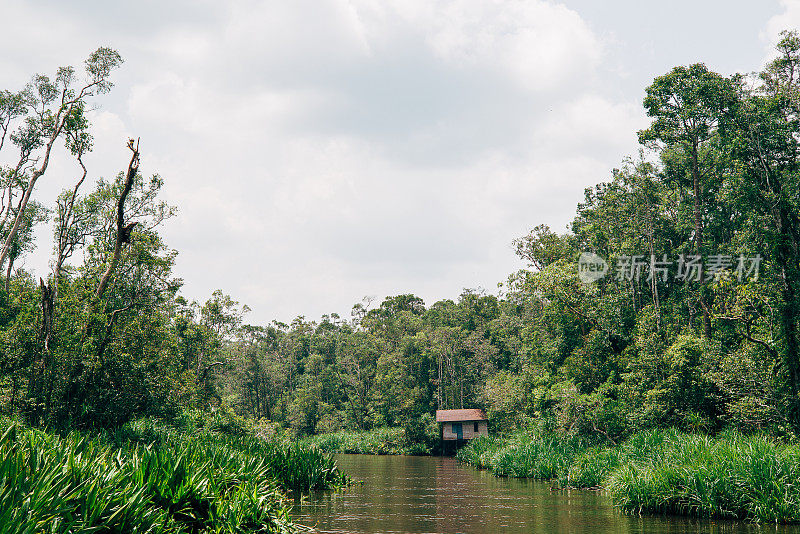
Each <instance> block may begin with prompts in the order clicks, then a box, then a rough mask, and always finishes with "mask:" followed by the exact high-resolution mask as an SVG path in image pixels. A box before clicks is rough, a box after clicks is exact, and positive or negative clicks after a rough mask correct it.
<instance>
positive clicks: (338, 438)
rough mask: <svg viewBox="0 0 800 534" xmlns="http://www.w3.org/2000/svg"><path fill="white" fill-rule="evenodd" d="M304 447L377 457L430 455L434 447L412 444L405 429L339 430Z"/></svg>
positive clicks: (311, 438)
mask: <svg viewBox="0 0 800 534" xmlns="http://www.w3.org/2000/svg"><path fill="white" fill-rule="evenodd" d="M300 443H302V444H303V445H313V446H316V447H318V448H319V449H320V450H321V451H324V452H328V453H337V454H375V455H386V454H389V455H408V456H427V455H430V454H431V453H432V452H433V447H431V446H430V445H428V444H425V443H419V442H413V441H411V440H409V439H408V438H407V436H406V433H405V430H403V429H402V428H387V427H383V428H375V429H372V430H361V431H345V430H343V431H340V432H333V433H329V434H318V435H315V436H308V437H306V438H303V439H302V440H300Z"/></svg>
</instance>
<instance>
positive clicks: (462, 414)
mask: <svg viewBox="0 0 800 534" xmlns="http://www.w3.org/2000/svg"><path fill="white" fill-rule="evenodd" d="M448 421H486V414H485V413H484V411H483V410H481V409H479V408H472V409H469V410H436V422H437V423H445V422H448Z"/></svg>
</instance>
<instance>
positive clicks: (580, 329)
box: [0, 32, 800, 532]
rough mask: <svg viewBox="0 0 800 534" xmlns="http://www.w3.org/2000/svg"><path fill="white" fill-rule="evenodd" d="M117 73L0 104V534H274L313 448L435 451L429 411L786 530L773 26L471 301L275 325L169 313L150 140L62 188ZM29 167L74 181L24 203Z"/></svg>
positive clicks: (629, 486)
mask: <svg viewBox="0 0 800 534" xmlns="http://www.w3.org/2000/svg"><path fill="white" fill-rule="evenodd" d="M121 64H122V58H121V56H120V55H119V53H117V52H116V51H115V50H112V49H110V48H105V47H102V48H99V49H97V50H96V51H95V52H93V53H92V54H91V55H90V56H89V57H88V59H87V60H86V62H85V63H84V65H83V68H82V69H74V68H71V67H69V68H66V67H65V68H61V69H59V70H57V71H56V72H55V73H54V75H52V76H46V75H37V76H35V77H33V79H32V81H31V82H30V83H29V84H28V85H27V86H25V87H22V88H15V89H13V90H2V91H0V162H2V163H0V186H1V187H0V191H2V194H0V243H1V244H2V245H0V246H1V247H2V248H0V268H2V269H0V270H2V274H0V281H1V282H2V283H0V346H1V347H2V350H0V410H1V411H2V414H3V416H4V417H7V418H8V419H7V420H4V422H3V425H2V439H1V440H0V450H2V455H0V524H2V531H3V532H42V531H47V532H74V531H78V530H80V531H84V532H92V531H95V532H100V531H109V530H110V531H119V532H147V531H151V532H241V531H265V532H266V531H292V530H294V529H298V528H300V527H299V526H298V525H297V524H295V519H296V517H302V514H301V515H300V516H295V515H290V505H289V504H288V501H287V499H288V498H289V497H291V498H295V497H297V496H298V495H300V494H306V493H308V492H311V491H313V490H317V489H333V488H341V487H343V486H344V485H345V484H346V477H345V474H343V473H342V472H340V470H339V469H338V468H337V466H336V463H335V461H334V460H333V459H332V457H331V456H330V455H329V453H331V452H359V453H371V454H373V453H374V454H418V455H431V454H433V455H435V454H438V453H440V452H441V441H440V427H439V425H438V424H437V422H436V421H435V419H434V413H435V412H436V411H437V410H440V409H441V410H447V409H456V408H474V409H482V410H485V412H486V414H487V416H488V421H489V432H490V434H491V435H490V437H488V438H477V439H476V440H475V441H473V442H472V443H471V444H469V445H468V446H467V447H466V448H464V449H462V450H461V452H460V453H459V458H460V459H461V460H462V461H463V462H464V463H465V464H466V463H468V464H473V465H475V466H479V467H482V468H486V469H488V470H490V471H492V472H493V473H495V474H497V475H502V476H505V477H517V478H523V477H527V478H535V479H545V480H551V481H556V482H557V484H554V485H557V486H558V487H567V488H571V487H590V488H602V491H603V493H602V496H603V497H602V498H606V497H608V498H610V499H611V500H612V502H614V503H616V505H617V506H618V507H619V509H620V510H621V511H623V512H630V513H654V514H663V513H669V514H682V515H690V516H701V517H714V518H724V519H738V520H748V521H760V522H761V523H762V524H763V523H768V522H769V523H775V522H777V523H793V522H797V521H798V520H800V494H798V488H800V481H799V480H798V467H797V466H798V461H800V454H799V453H798V451H799V450H800V449H798V445H797V439H798V436H799V435H800V157H799V156H800V151H799V149H800V147H799V146H798V142H799V140H800V92H798V83H797V82H798V80H797V76H798V72H800V37H799V36H798V34H797V33H796V32H785V33H784V34H783V35H782V37H781V39H780V41H779V42H778V43H777V53H776V54H775V56H774V59H772V60H771V61H770V62H768V63H767V64H766V66H764V68H763V69H762V70H761V71H760V72H758V73H754V74H743V75H733V76H724V75H721V74H718V73H715V72H713V71H711V70H709V69H708V68H707V67H706V66H705V65H703V64H699V63H698V64H693V65H688V66H680V67H676V68H674V69H672V70H670V71H669V72H667V73H665V74H664V75H662V76H659V77H657V78H656V79H655V80H654V81H653V82H652V84H651V85H649V86H648V87H647V88H646V89H645V98H644V109H645V111H646V113H647V115H648V117H649V122H650V124H649V126H648V127H647V128H645V129H643V130H641V131H639V132H638V136H639V140H640V141H641V143H642V153H641V155H640V156H639V157H636V158H634V159H629V160H626V161H625V162H624V163H623V164H622V165H620V167H619V168H618V169H614V170H612V171H611V172H610V174H609V175H608V176H607V177H606V178H605V179H604V178H603V177H598V180H602V181H601V182H600V183H599V184H598V185H596V186H594V187H591V188H588V189H587V190H586V191H585V196H584V199H583V201H582V202H581V203H580V204H579V205H578V206H577V211H576V213H575V217H574V219H573V222H572V224H571V225H570V227H569V229H568V230H567V231H565V232H563V233H558V232H554V231H552V230H551V229H550V228H548V227H547V226H546V225H539V226H536V227H535V228H534V229H533V230H532V231H531V232H530V233H529V234H528V235H525V236H522V237H520V238H519V239H517V240H515V241H514V247H515V250H516V252H517V254H518V255H519V257H520V258H521V259H523V260H525V261H526V262H527V264H528V265H527V268H525V269H521V270H519V271H518V272H514V273H512V274H510V275H509V277H508V279H507V280H506V281H504V282H503V283H502V284H501V285H500V288H499V290H498V291H497V292H496V294H490V293H489V292H487V291H485V290H482V289H466V290H464V291H463V292H462V293H461V294H460V295H459V296H458V297H456V298H454V299H443V300H440V301H437V302H434V303H431V304H428V305H426V303H425V302H424V301H423V300H422V299H421V298H419V297H418V296H416V295H414V294H411V293H409V294H400V295H395V296H390V297H387V298H385V299H384V300H383V301H382V302H375V303H373V302H372V301H371V300H370V299H365V300H364V301H362V302H360V303H358V304H356V305H355V306H353V308H352V312H351V315H350V317H349V318H343V317H341V316H339V315H337V314H335V313H331V314H329V315H324V316H323V317H322V318H321V319H320V320H309V319H307V318H305V317H304V316H299V317H297V318H295V319H294V320H292V321H291V322H290V323H289V324H286V323H283V322H280V321H273V322H272V323H270V324H267V325H252V324H247V322H246V312H247V310H248V308H247V307H246V306H244V305H242V304H240V303H239V302H238V301H236V300H235V299H234V298H233V297H231V296H229V295H226V294H225V293H224V292H223V291H221V290H218V291H215V292H214V293H213V294H212V295H211V296H210V298H209V299H208V300H207V301H206V302H205V303H197V302H189V301H187V299H186V298H185V297H183V296H182V295H181V292H180V291H181V286H182V283H183V282H182V280H180V279H179V278H177V277H176V276H175V275H174V273H173V267H174V265H175V261H176V257H177V254H178V251H176V250H173V249H172V248H170V247H169V246H168V244H167V243H166V242H165V241H164V239H163V236H162V231H163V226H164V224H166V223H167V222H168V221H169V219H171V218H173V217H174V216H175V215H176V214H177V208H176V207H175V206H171V205H169V204H168V203H166V202H164V201H163V200H161V197H160V194H161V189H162V187H163V185H164V179H163V178H162V177H160V176H159V175H158V174H157V173H156V172H155V169H145V168H143V165H144V163H143V162H144V161H147V160H146V158H145V159H142V156H143V154H142V153H143V151H144V147H145V146H146V144H140V140H138V139H135V138H132V139H129V140H127V142H126V141H125V140H123V141H122V142H121V143H120V146H121V148H124V149H125V150H126V151H127V152H126V160H125V161H121V162H120V169H121V172H120V173H119V174H118V175H117V176H112V177H106V178H98V177H96V176H93V175H91V172H90V170H89V169H87V166H86V162H87V161H89V158H87V155H88V154H89V153H90V152H91V151H92V149H93V147H94V142H93V139H92V135H91V131H92V130H91V124H90V119H91V117H92V116H93V115H92V113H90V111H91V110H92V109H93V107H94V106H95V105H96V104H97V103H98V102H99V99H100V98H101V97H102V96H103V95H104V94H105V93H107V92H109V91H111V90H112V88H113V83H112V74H113V73H114V72H115V71H116V69H117V68H119V67H120V66H121ZM51 153H53V154H55V153H58V154H59V156H58V157H55V156H54V157H52V158H51V157H50V154H51ZM65 158H66V159H71V160H73V162H74V163H75V165H74V166H73V167H69V168H66V167H65V168H62V169H58V170H53V169H51V168H50V167H51V166H58V165H60V162H63V161H64V160H65ZM69 169H72V170H74V171H75V172H76V174H74V175H70V174H69V173H70V170H69ZM53 174H58V175H59V176H61V178H62V182H63V179H64V177H65V176H71V178H70V180H71V181H69V182H64V183H63V185H64V189H63V191H62V192H61V193H60V194H58V195H54V196H53V197H52V198H40V197H39V196H32V195H31V192H32V191H34V189H35V186H36V184H37V182H39V181H44V180H47V179H48V178H50V177H51V176H52V175H53ZM45 221H48V222H49V223H50V225H51V229H52V236H51V238H50V239H49V240H48V238H47V237H46V233H43V232H38V231H36V229H37V225H40V224H42V223H44V222H45ZM535 222H536V221H532V224H535ZM43 236H44V237H43ZM37 240H38V243H37ZM37 244H38V245H39V246H41V247H43V248H45V249H47V248H52V251H53V257H52V261H51V264H50V269H49V271H48V273H47V274H43V275H41V276H34V275H33V274H32V273H31V272H29V271H28V270H26V269H25V268H24V261H23V260H24V258H25V257H26V255H28V254H30V252H31V251H32V250H33V248H34V247H35V246H36V245H37ZM276 283H277V282H276ZM459 428H460V427H459ZM428 460H429V459H426V460H424V461H428ZM354 461H355V460H353V461H350V460H348V462H350V463H349V464H348V465H351V466H352V467H354V468H355V467H356V465H355V464H354V463H352V462H354ZM376 461H377V460H376ZM382 461H386V462H391V461H406V460H382ZM407 461H409V462H412V460H407ZM420 461H422V460H420ZM431 461H432V460H431ZM463 469H464V470H465V471H461V472H467V471H466V470H467V467H464V468H463ZM470 472H471V471H470ZM475 476H478V475H475ZM386 483H387V484H391V483H392V481H391V480H387V481H386ZM487 483H488V482H487ZM497 484H501V482H497ZM509 484H511V483H509ZM514 484H516V482H514ZM509 487H511V486H509ZM513 487H517V488H521V487H522V486H513ZM536 487H537V488H538V487H541V486H536ZM348 491H355V490H348ZM453 491H456V489H454V490H453ZM537 491H538V490H537ZM330 498H331V499H335V497H330ZM419 498H420V499H423V498H425V497H424V496H420V497H419ZM598 498H599V497H598ZM581 499H584V501H583V502H588V501H586V500H585V499H589V500H591V498H590V497H585V498H583V497H582V498H581ZM456 502H458V501H456ZM464 502H465V503H467V502H468V501H464ZM496 504H497V506H500V505H501V504H500V503H496ZM375 513H378V511H377V510H376V512H375Z"/></svg>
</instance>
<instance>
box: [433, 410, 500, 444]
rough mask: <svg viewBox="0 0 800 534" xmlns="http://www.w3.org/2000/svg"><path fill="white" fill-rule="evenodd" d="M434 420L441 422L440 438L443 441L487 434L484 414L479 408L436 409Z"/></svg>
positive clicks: (487, 428) (487, 427)
mask: <svg viewBox="0 0 800 534" xmlns="http://www.w3.org/2000/svg"><path fill="white" fill-rule="evenodd" d="M436 422H437V423H443V425H442V439H443V440H445V441H463V440H467V439H473V438H477V437H478V436H488V435H489V426H488V422H487V420H486V414H485V413H484V411H483V410H481V409H479V408H472V409H467V410H436Z"/></svg>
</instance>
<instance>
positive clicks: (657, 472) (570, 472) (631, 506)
mask: <svg viewBox="0 0 800 534" xmlns="http://www.w3.org/2000/svg"><path fill="white" fill-rule="evenodd" d="M457 456H458V459H459V460H461V461H462V462H465V463H469V464H471V465H474V466H476V467H480V468H485V469H489V470H491V471H492V472H493V473H494V474H496V475H498V476H512V477H527V478H536V479H543V480H555V481H557V483H558V484H560V485H562V486H568V487H579V488H602V489H604V490H606V491H607V492H608V493H609V494H610V495H611V497H612V499H613V501H614V503H615V504H617V505H618V506H620V507H621V508H622V509H623V510H626V511H629V512H635V513H641V512H648V513H674V514H681V515H691V516H701V517H721V518H735V519H750V520H756V521H769V522H779V523H795V522H800V448H798V447H797V446H794V445H789V444H785V443H780V442H778V441H776V440H774V439H771V438H769V437H765V436H744V435H742V434H739V433H737V432H727V433H724V434H721V435H719V436H716V437H711V436H707V435H700V434H685V433H682V432H678V431H676V430H649V431H644V432H639V433H636V434H633V435H632V436H631V437H629V438H628V439H627V440H626V441H624V442H623V443H621V444H619V445H610V444H606V445H602V444H600V445H598V444H591V443H587V442H585V441H581V440H578V439H575V438H563V437H558V436H553V435H549V434H544V433H539V432H521V433H518V434H516V435H515V436H512V437H510V438H506V439H500V438H496V437H495V438H478V439H476V440H474V441H473V442H471V443H470V444H469V445H467V446H466V447H464V448H462V449H461V450H460V451H459V452H458V455H457Z"/></svg>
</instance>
